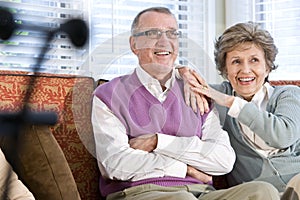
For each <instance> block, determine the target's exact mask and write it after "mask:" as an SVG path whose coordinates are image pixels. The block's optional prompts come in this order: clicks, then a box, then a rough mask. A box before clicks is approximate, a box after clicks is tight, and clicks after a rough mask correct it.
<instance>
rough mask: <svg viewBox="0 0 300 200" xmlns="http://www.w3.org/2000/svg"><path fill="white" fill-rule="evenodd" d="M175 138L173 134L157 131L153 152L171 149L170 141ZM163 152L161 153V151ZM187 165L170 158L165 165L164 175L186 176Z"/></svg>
mask: <svg viewBox="0 0 300 200" xmlns="http://www.w3.org/2000/svg"><path fill="white" fill-rule="evenodd" d="M174 140H175V137H174V136H171V135H165V134H161V133H157V146H156V149H155V150H154V152H155V153H158V154H160V153H162V152H165V151H164V149H168V151H172V148H173V147H172V143H173V141H174ZM162 154H163V153H162ZM186 172H187V165H186V164H185V163H183V162H181V161H178V160H176V159H172V161H169V163H168V164H167V165H166V167H165V176H173V177H180V178H184V177H186Z"/></svg>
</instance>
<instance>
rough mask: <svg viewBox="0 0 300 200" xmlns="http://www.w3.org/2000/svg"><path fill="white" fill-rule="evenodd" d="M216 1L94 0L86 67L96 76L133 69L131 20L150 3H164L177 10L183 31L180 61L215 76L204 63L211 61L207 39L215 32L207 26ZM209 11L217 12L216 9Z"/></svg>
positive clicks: (100, 76)
mask: <svg viewBox="0 0 300 200" xmlns="http://www.w3.org/2000/svg"><path fill="white" fill-rule="evenodd" d="M213 2H214V1H212V0H209V1H208V0H202V1H199V0H185V1H182V0H165V1H163V4H162V1H161V0H126V1H123V0H93V1H92V2H91V4H90V5H91V8H90V11H91V14H90V16H91V30H92V33H91V36H92V37H91V52H90V58H89V60H88V62H87V63H86V66H85V67H86V68H89V69H90V71H91V73H92V76H93V77H95V78H96V79H99V78H103V79H111V78H113V77H115V76H118V75H120V74H125V73H128V72H130V71H132V70H133V69H134V68H135V67H136V65H137V60H136V56H134V55H133V54H132V52H131V50H130V46H129V36H130V27H131V23H132V20H133V19H134V17H135V16H136V14H137V13H138V12H139V11H141V10H143V9H145V8H147V7H151V6H165V7H168V8H169V9H170V10H171V11H172V12H173V13H174V14H175V16H176V18H177V20H178V23H179V29H180V30H181V31H182V33H183V37H182V38H181V39H180V50H181V51H180V52H179V59H178V63H180V64H184V65H189V66H191V67H194V68H195V69H196V70H197V71H199V72H201V73H202V74H204V76H207V77H210V78H211V79H215V77H216V75H215V73H214V75H213V76H212V73H209V71H208V70H206V69H204V66H205V67H208V63H212V62H210V61H209V60H210V59H209V56H208V53H207V51H206V50H205V49H206V46H207V43H209V44H210V45H211V44H212V42H210V41H209V39H208V35H210V34H209V33H212V32H209V31H208V28H207V21H208V12H207V11H208V10H211V8H213V6H212V4H213ZM209 7H211V8H209ZM209 14H210V15H214V12H213V10H211V12H210V13H209ZM212 24H213V25H214V23H211V25H212ZM211 30H214V29H213V28H211ZM213 35H214V32H213ZM211 41H213V40H211ZM208 74H210V75H211V76H209V75H208Z"/></svg>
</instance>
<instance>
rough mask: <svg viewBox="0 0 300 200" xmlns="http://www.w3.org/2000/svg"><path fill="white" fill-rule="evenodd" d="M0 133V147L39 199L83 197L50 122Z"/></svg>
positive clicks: (51, 199) (21, 178)
mask: <svg viewBox="0 0 300 200" xmlns="http://www.w3.org/2000/svg"><path fill="white" fill-rule="evenodd" d="M20 128H21V130H20V132H19V133H18V134H17V135H16V137H14V135H13V133H9V134H6V133H2V134H1V138H0V139H1V144H0V145H1V148H2V150H3V152H4V154H5V155H6V157H7V160H8V161H9V162H10V163H11V165H12V167H13V168H14V170H15V171H16V173H17V174H18V176H19V178H20V180H22V182H23V183H24V184H25V185H26V186H27V187H28V189H29V190H30V191H31V192H32V193H33V195H34V196H35V198H36V199H41V200H53V199H56V200H60V199H61V200H62V199H74V200H76V199H80V196H79V193H78V190H77V186H76V183H75V181H74V178H73V175H72V172H71V170H70V168H69V165H68V163H67V160H66V158H65V156H64V154H63V152H62V150H61V148H60V146H59V145H58V143H57V142H56V139H55V138H54V136H53V135H52V133H51V132H50V129H49V127H48V126H28V127H23V126H21V127H20Z"/></svg>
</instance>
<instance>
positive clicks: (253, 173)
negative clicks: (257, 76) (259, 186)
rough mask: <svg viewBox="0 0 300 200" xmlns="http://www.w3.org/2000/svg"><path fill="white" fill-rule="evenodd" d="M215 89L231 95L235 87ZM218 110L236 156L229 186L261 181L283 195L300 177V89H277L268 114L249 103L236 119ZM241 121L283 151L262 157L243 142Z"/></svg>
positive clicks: (294, 87) (225, 111)
mask: <svg viewBox="0 0 300 200" xmlns="http://www.w3.org/2000/svg"><path fill="white" fill-rule="evenodd" d="M212 86H213V87H214V88H215V89H217V90H219V91H221V92H223V93H226V94H229V95H232V86H231V85H230V83H229V82H227V81H224V82H223V83H222V84H220V85H212ZM216 107H217V109H218V111H219V114H220V121H221V124H222V126H223V128H224V129H225V130H226V131H227V132H228V134H229V137H230V141H231V145H232V146H233V148H234V150H235V151H236V156H237V159H236V163H235V165H234V168H233V170H232V172H231V173H229V174H228V175H227V180H228V183H229V185H230V186H233V185H237V184H240V183H243V182H247V181H252V180H261V181H267V182H269V183H271V184H273V185H274V186H275V187H276V188H277V189H278V190H279V191H280V192H281V191H283V190H284V189H285V187H286V184H287V182H288V181H289V180H290V179H291V178H292V177H293V176H294V175H296V174H298V173H300V144H299V143H300V140H299V139H300V88H299V87H297V86H291V85H290V86H277V87H275V89H274V92H273V94H272V96H271V97H270V100H269V102H268V104H267V107H266V111H260V110H259V109H258V108H257V106H256V105H255V104H253V103H251V102H249V103H248V104H246V106H245V107H244V108H243V109H242V110H241V112H240V114H239V116H238V118H237V119H235V118H232V117H230V116H229V115H228V114H227V112H228V108H226V107H223V106H219V105H216ZM238 121H239V122H241V123H243V124H245V125H246V126H248V127H249V128H250V129H251V130H252V131H253V132H255V133H256V134H257V135H259V136H260V137H261V138H262V139H263V140H264V141H265V142H266V143H267V144H268V145H269V146H272V147H275V148H278V149H282V150H281V151H280V152H279V153H278V154H276V155H272V156H269V157H264V156H261V155H260V154H259V153H258V152H257V151H255V150H254V148H253V147H252V146H251V145H250V144H249V143H248V142H247V141H246V140H245V139H244V138H243V136H242V131H241V129H240V126H239V124H238Z"/></svg>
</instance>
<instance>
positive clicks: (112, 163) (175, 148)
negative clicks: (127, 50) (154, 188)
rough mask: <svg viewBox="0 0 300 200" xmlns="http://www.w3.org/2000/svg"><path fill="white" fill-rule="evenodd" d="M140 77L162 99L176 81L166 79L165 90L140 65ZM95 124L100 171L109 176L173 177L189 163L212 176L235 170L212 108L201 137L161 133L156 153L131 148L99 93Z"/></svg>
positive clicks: (181, 173)
mask: <svg viewBox="0 0 300 200" xmlns="http://www.w3.org/2000/svg"><path fill="white" fill-rule="evenodd" d="M136 70H137V76H138V78H139V80H140V81H141V83H142V84H143V85H144V86H145V87H146V88H147V90H148V91H149V92H150V93H151V94H152V95H153V96H155V97H156V98H157V99H159V101H161V102H163V101H164V100H165V99H166V95H167V93H168V91H169V88H171V87H172V85H173V83H174V81H175V70H174V71H173V74H172V78H171V79H170V80H168V81H167V82H166V85H165V87H166V88H167V89H166V90H165V91H163V90H162V88H161V85H160V83H159V82H158V80H156V79H154V78H152V77H151V76H150V75H149V74H148V73H146V72H145V71H144V70H143V69H142V68H141V67H139V66H138V67H137V68H136ZM92 123H93V131H94V137H95V144H96V151H97V159H98V165H99V168H100V171H101V174H102V175H103V176H105V177H108V178H110V179H117V180H130V181H137V180H142V179H146V178H154V177H163V176H173V177H181V178H184V177H185V176H186V172H187V165H190V166H193V167H195V168H197V169H198V170H201V171H203V172H205V173H207V174H211V175H221V174H225V173H228V172H230V171H231V170H232V167H233V164H234V162H235V153H234V150H233V149H232V147H231V145H230V142H229V137H228V134H227V132H226V131H224V130H223V129H222V128H221V125H220V121H219V118H218V113H217V111H216V109H213V110H212V111H211V112H210V113H209V114H208V117H207V119H206V121H205V123H204V125H203V127H202V138H201V139H200V138H198V137H197V136H193V137H176V136H170V135H165V134H161V133H153V134H157V135H158V143H157V147H156V149H155V150H154V151H153V152H150V153H148V152H146V151H142V150H136V149H133V148H130V146H129V144H128V141H129V140H128V136H127V135H126V130H125V127H124V126H123V124H122V123H121V122H120V120H119V119H118V118H117V117H116V116H115V115H114V114H113V113H112V112H111V110H110V109H109V108H108V107H107V106H106V105H105V104H104V103H103V102H102V101H101V100H100V99H99V98H97V97H96V96H95V97H94V99H93V109H92Z"/></svg>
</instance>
